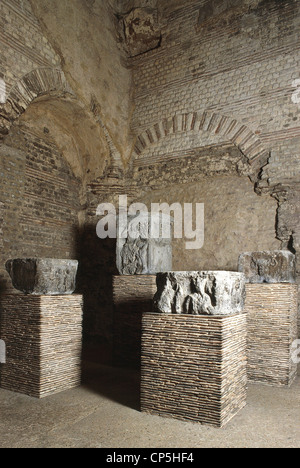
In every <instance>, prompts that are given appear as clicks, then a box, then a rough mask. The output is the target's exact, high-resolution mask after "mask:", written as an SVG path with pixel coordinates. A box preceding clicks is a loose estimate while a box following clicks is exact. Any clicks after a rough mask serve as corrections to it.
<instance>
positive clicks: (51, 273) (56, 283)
mask: <svg viewBox="0 0 300 468" xmlns="http://www.w3.org/2000/svg"><path fill="white" fill-rule="evenodd" d="M5 266H6V270H7V271H8V273H9V275H10V277H11V280H12V284H13V286H14V288H15V289H17V290H19V291H22V292H23V293H25V294H33V295H46V296H55V295H67V294H72V293H73V292H74V291H75V287H76V274H77V268H78V261H77V260H59V259H53V258H27V259H14V260H8V261H7V262H6V265H5Z"/></svg>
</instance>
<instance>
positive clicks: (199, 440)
mask: <svg viewBox="0 0 300 468" xmlns="http://www.w3.org/2000/svg"><path fill="white" fill-rule="evenodd" d="M0 408H1V413H0V414H1V416H0V433H1V438H0V448H48V447H49V448H73V447H83V448H89V447H90V448H198V447H199V448H201V447H218V448H220V447H268V448H269V447H285V448H299V447H300V424H299V420H300V378H298V379H297V381H296V382H295V383H294V385H293V386H292V387H291V388H289V389H287V388H271V387H265V386H261V385H250V386H249V393H248V405H247V407H246V408H245V409H244V410H243V411H241V412H240V413H239V414H238V415H237V416H236V417H235V418H234V419H233V420H232V421H231V422H230V423H229V424H228V425H227V426H226V427H225V428H223V429H215V428H211V427H207V426H201V425H199V424H193V423H186V422H181V421H177V420H171V419H164V418H160V417H158V416H151V415H146V414H142V413H140V412H139V376H138V374H137V373H136V372H135V371H132V370H124V369H116V368H112V367H109V366H104V365H99V364H96V363H88V364H86V365H85V366H84V383H83V385H82V386H81V387H79V388H76V389H73V390H70V391H67V392H64V393H61V394H58V395H54V396H51V397H48V398H46V399H44V400H35V399H32V398H29V397H26V396H23V395H18V394H14V393H11V392H8V391H5V390H1V389H0Z"/></svg>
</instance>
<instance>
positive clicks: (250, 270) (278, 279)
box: [239, 250, 296, 283]
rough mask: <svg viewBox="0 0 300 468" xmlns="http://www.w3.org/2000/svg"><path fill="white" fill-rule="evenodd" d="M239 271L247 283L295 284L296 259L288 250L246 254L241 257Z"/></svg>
mask: <svg viewBox="0 0 300 468" xmlns="http://www.w3.org/2000/svg"><path fill="white" fill-rule="evenodd" d="M239 271H240V272H242V273H244V275H245V277H246V282H247V283H295V281H296V257H295V255H293V254H292V253H291V252H289V251H287V250H275V251H271V252H268V251H262V252H246V253H243V254H242V255H240V257H239Z"/></svg>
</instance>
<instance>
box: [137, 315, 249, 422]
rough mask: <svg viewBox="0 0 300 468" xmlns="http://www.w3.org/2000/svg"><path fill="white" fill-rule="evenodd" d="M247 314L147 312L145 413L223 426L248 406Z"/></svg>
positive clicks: (144, 325)
mask: <svg viewBox="0 0 300 468" xmlns="http://www.w3.org/2000/svg"><path fill="white" fill-rule="evenodd" d="M246 335H247V330H246V315H245V314H238V315H231V316H222V317H221V316H193V315H175V314H153V313H146V314H143V323H142V372H141V410H142V411H143V412H146V413H150V414H157V415H160V416H164V417H172V418H176V419H181V420H184V421H194V422H198V423H203V424H209V425H212V426H217V427H222V426H224V425H225V424H226V423H228V421H229V420H230V419H231V418H233V417H234V416H235V415H236V414H237V413H238V412H239V411H240V410H241V409H242V408H243V407H244V406H245V405H246V393H247V362H246V342H247V337H246Z"/></svg>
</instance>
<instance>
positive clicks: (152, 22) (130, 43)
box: [122, 8, 161, 57]
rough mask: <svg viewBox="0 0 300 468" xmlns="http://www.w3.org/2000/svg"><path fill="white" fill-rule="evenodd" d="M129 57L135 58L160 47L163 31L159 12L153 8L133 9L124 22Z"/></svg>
mask: <svg viewBox="0 0 300 468" xmlns="http://www.w3.org/2000/svg"><path fill="white" fill-rule="evenodd" d="M122 27H123V30H124V35H125V42H126V45H127V48H128V51H129V55H130V56H131V57H134V56H136V55H140V54H143V53H145V52H148V51H149V50H152V49H155V48H156V47H158V46H159V44H160V41H161V31H160V28H159V25H158V12H157V10H156V9H153V8H133V9H132V10H131V11H130V13H129V14H128V15H125V17H124V19H123V21H122Z"/></svg>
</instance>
